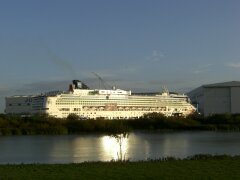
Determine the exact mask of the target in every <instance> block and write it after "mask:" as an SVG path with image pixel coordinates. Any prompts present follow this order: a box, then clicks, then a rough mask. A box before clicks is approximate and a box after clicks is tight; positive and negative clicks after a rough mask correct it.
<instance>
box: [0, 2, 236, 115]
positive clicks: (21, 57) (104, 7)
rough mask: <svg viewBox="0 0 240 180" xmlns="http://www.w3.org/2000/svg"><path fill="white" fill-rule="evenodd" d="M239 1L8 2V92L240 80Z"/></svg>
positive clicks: (179, 87) (0, 41) (2, 51)
mask: <svg viewBox="0 0 240 180" xmlns="http://www.w3.org/2000/svg"><path fill="white" fill-rule="evenodd" d="M239 7H240V1H239V0H181V1H179V0H148V1H147V0H121V1H117V0H38V1H37V0H21V1H19V0H1V1H0V112H3V109H4V103H5V102H4V97H5V96H10V95H16V94H34V93H39V92H45V91H50V90H58V89H59V90H66V89H67V87H68V84H69V82H70V81H71V80H72V79H80V80H82V81H84V82H86V83H87V84H89V85H90V87H93V88H98V84H99V83H98V81H97V78H96V77H95V76H94V75H93V73H92V72H95V73H97V74H99V75H100V76H101V77H102V78H103V79H104V80H105V81H106V82H107V83H108V84H111V85H116V86H117V87H119V88H122V89H127V90H129V89H130V90H133V91H161V90H162V86H167V87H168V89H169V90H170V91H178V92H188V91H189V90H192V89H193V88H196V87H198V86H201V85H202V84H209V83H217V82H224V81H234V80H236V81H238V80H240V79H239V75H240V71H239V70H240V21H239V19H240V11H239Z"/></svg>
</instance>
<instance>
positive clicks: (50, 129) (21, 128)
mask: <svg viewBox="0 0 240 180" xmlns="http://www.w3.org/2000/svg"><path fill="white" fill-rule="evenodd" d="M120 124H121V125H123V126H124V127H127V128H128V129H129V130H211V131H217V130H228V131H239V130H240V115H238V114H236V115H229V114H224V115H214V116H209V117H203V116H199V115H191V116H188V117H165V116H163V115H162V114H158V113H150V114H146V115H145V116H143V117H141V118H139V119H128V120H104V119H97V120H91V119H89V120H80V119H79V117H78V116H75V115H70V116H69V117H67V118H64V119H60V118H54V117H49V116H46V115H36V116H32V117H20V116H7V115H4V114H0V135H36V134H47V135H48V134H78V133H82V132H91V133H92V132H93V133H98V132H101V133H108V132H112V131H115V130H116V129H117V128H118V127H119V125H120Z"/></svg>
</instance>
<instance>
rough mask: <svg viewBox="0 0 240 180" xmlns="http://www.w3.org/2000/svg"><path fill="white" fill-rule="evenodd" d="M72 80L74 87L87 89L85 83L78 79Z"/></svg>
mask: <svg viewBox="0 0 240 180" xmlns="http://www.w3.org/2000/svg"><path fill="white" fill-rule="evenodd" d="M72 82H73V84H74V86H75V89H89V87H88V86H87V85H86V84H84V83H82V82H81V81H79V80H73V81H72Z"/></svg>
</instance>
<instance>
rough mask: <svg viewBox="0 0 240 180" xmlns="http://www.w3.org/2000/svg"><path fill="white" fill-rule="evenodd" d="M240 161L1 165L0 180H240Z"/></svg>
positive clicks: (226, 158) (205, 159)
mask: <svg viewBox="0 0 240 180" xmlns="http://www.w3.org/2000/svg"><path fill="white" fill-rule="evenodd" d="M239 168H240V157H239V156H235V157H229V156H214V157H212V156H202V157H200V158H196V157H194V158H192V159H184V160H176V159H174V158H169V159H166V160H155V161H145V162H86V163H80V164H49V165H47V164H28V165H24V164H21V165H0V179H88V180H90V179H104V180H106V179H111V180H112V179H121V180H122V179H218V180H219V179H239V178H240V171H239Z"/></svg>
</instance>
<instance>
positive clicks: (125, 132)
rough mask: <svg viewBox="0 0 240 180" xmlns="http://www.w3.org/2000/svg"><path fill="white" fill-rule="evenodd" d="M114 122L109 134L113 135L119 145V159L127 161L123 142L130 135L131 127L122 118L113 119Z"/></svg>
mask: <svg viewBox="0 0 240 180" xmlns="http://www.w3.org/2000/svg"><path fill="white" fill-rule="evenodd" d="M112 122H113V123H114V124H113V125H112V126H111V129H110V131H109V136H110V137H113V138H114V139H115V140H116V141H117V144H118V145H119V153H117V157H118V161H120V162H123V161H125V160H126V159H125V154H126V153H123V147H122V146H123V142H124V140H126V139H127V138H128V136H129V132H130V129H129V128H128V126H127V125H125V124H124V123H123V121H122V120H116V121H112Z"/></svg>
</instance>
